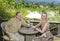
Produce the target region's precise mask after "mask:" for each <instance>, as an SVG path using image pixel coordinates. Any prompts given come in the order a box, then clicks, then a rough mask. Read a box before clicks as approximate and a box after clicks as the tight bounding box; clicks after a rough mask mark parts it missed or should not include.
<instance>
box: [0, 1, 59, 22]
mask: <svg viewBox="0 0 60 41" xmlns="http://www.w3.org/2000/svg"><path fill="white" fill-rule="evenodd" d="M42 10H45V11H46V12H50V11H53V12H55V13H56V14H55V16H53V17H52V16H51V15H50V14H48V16H50V17H49V18H48V19H49V20H50V21H60V19H59V18H60V4H54V2H52V3H45V2H40V3H34V2H26V1H24V0H0V20H2V19H10V18H11V17H13V16H15V13H16V12H17V11H20V12H22V14H23V16H24V17H25V16H26V15H27V14H28V13H29V12H28V11H37V12H41V11H42ZM24 19H26V18H24Z"/></svg>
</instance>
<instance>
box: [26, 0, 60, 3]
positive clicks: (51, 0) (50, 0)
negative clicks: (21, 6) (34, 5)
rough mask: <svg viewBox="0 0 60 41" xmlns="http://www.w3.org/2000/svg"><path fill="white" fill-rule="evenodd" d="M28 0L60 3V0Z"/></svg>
mask: <svg viewBox="0 0 60 41" xmlns="http://www.w3.org/2000/svg"><path fill="white" fill-rule="evenodd" d="M27 1H32V2H53V1H54V2H55V3H60V0H27Z"/></svg>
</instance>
